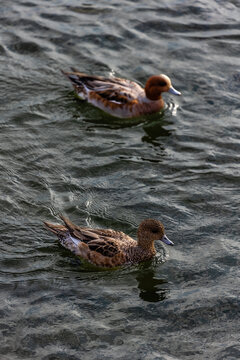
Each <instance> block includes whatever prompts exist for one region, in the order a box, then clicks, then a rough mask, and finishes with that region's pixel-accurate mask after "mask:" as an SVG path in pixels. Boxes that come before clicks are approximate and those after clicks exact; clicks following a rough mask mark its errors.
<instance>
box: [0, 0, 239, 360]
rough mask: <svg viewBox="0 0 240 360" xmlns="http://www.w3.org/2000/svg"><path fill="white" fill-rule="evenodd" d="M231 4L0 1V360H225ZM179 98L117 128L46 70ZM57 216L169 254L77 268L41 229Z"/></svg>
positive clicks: (231, 317)
mask: <svg viewBox="0 0 240 360" xmlns="http://www.w3.org/2000/svg"><path fill="white" fill-rule="evenodd" d="M239 7H240V3H239V1H237V0H232V1H226V0H218V1H217V0H215V1H214V0H202V1H183V0H173V1H156V0H150V1H143V0H141V1H124V0H122V1H119V0H118V1H111V0H105V1H88V0H85V1H84V2H82V1H77V0H75V1H67V0H61V1H56V0H55V1H44V0H30V1H23V0H16V1H9V0H1V4H0V91H1V97H0V114H1V116H0V166H1V173H0V176H1V195H0V211H1V224H0V230H1V262H0V287H1V292H0V295H1V302H0V304H1V307H0V315H1V316H0V329H1V337H0V339H1V340H0V342H1V349H0V353H1V356H0V358H1V360H15V359H42V360H55V359H64V360H65V359H69V360H77V359H81V360H82V359H84V360H85V359H86V360H93V359H94V360H95V359H121V360H125V359H127V360H128V359H131V360H135V359H136V360H137V359H144V360H145V359H146V360H155V359H159V360H160V359H161V360H162V359H164V360H165V359H166V360H172V359H174V360H175V359H239V358H240V345H239V344H240V342H239V340H240V335H239V334H240V321H239V313H240V312H239V310H240V306H239V305H240V304H239V288H240V281H239V275H240V270H239V263H240V261H239V249H240V243H239V233H240V231H239V208H240V206H239V200H240V191H239V188H240V166H239V160H240V137H239V131H240V121H239V115H240V107H239V98H240V97H239V93H240V91H239V90H240V72H239V65H240V60H239V55H240V42H239V40H240V31H239V18H240V12H239ZM70 66H74V67H77V68H79V69H80V70H82V71H85V72H91V73H95V74H103V75H105V76H107V75H110V74H116V75H118V76H121V77H126V78H129V79H134V80H136V81H139V82H141V83H144V82H145V81H146V79H147V78H148V76H150V75H152V74H157V73H166V74H168V75H169V76H170V77H171V79H172V82H173V85H174V86H175V87H176V88H177V89H178V90H180V91H181V92H182V94H183V96H182V97H181V98H176V97H172V96H170V95H168V94H166V95H165V96H164V98H165V100H166V104H167V106H166V109H165V111H164V112H163V113H159V114H156V115H153V116H149V117H142V118H139V119H137V120H133V121H128V120H119V119H114V118H112V117H110V116H107V115H105V114H104V113H102V112H101V111H100V110H98V109H95V108H93V107H91V106H90V105H88V104H85V103H82V102H80V101H77V100H76V99H75V98H74V95H73V91H72V89H71V86H70V84H69V83H68V82H67V80H66V79H65V78H64V77H63V76H62V74H61V72H60V69H65V70H69V68H70ZM59 213H63V214H65V215H66V216H68V217H70V218H71V219H72V221H74V222H77V223H79V224H83V225H86V224H88V225H91V226H93V227H94V226H96V227H112V228H114V229H122V230H123V231H125V232H127V233H128V234H130V235H132V236H135V235H136V229H137V226H138V224H139V222H140V221H141V220H142V219H144V218H147V217H152V218H158V219H161V220H162V221H163V223H164V224H165V227H166V232H167V234H168V236H169V238H171V239H172V240H173V241H174V242H175V247H174V248H166V247H165V248H163V247H162V246H161V245H160V244H159V245H158V251H159V254H158V256H157V258H156V259H155V260H154V261H152V262H150V263H147V264H143V265H141V266H137V267H134V268H131V269H122V270H117V271H107V272H106V271H105V272H93V271H87V270H86V269H85V268H84V267H83V266H82V265H81V263H80V262H79V261H78V260H77V259H75V258H74V257H72V256H71V255H70V254H69V253H68V252H66V251H65V250H63V249H62V248H60V247H59V246H58V244H57V241H56V240H55V238H54V236H52V235H51V234H50V233H48V232H46V231H45V229H44V228H43V226H42V221H43V220H48V221H53V222H57V221H58V217H57V215H58V214H59Z"/></svg>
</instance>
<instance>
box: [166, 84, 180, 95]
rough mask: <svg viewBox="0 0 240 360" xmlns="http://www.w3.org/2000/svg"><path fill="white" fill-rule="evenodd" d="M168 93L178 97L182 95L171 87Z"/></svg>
mask: <svg viewBox="0 0 240 360" xmlns="http://www.w3.org/2000/svg"><path fill="white" fill-rule="evenodd" d="M168 92H169V93H170V94H173V95H178V96H180V95H182V94H181V93H180V91H177V90H176V89H174V87H173V86H171V87H170V89H169V90H168Z"/></svg>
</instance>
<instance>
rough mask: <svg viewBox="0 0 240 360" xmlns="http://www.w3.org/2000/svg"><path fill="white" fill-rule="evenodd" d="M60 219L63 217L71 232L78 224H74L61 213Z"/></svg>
mask: <svg viewBox="0 0 240 360" xmlns="http://www.w3.org/2000/svg"><path fill="white" fill-rule="evenodd" d="M59 217H60V219H62V221H63V222H64V224H65V226H66V228H67V229H68V231H69V232H70V233H71V232H72V231H73V230H74V229H75V228H76V225H74V224H73V223H72V222H71V221H70V220H69V219H68V218H66V217H65V216H63V215H59Z"/></svg>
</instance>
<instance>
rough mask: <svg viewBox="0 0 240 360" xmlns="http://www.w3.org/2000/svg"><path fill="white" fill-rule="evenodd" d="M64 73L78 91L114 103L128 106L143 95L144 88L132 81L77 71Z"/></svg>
mask: <svg viewBox="0 0 240 360" xmlns="http://www.w3.org/2000/svg"><path fill="white" fill-rule="evenodd" d="M63 73H64V74H65V75H66V76H67V77H68V78H69V79H70V80H71V82H72V83H73V85H74V87H75V89H76V90H77V91H83V92H84V91H85V92H88V93H89V92H92V95H93V94H95V95H96V96H100V97H101V98H102V99H103V100H107V101H110V102H113V103H117V104H126V103H129V102H131V101H135V100H136V99H137V98H138V97H139V96H140V95H141V94H142V93H143V88H142V87H141V86H140V85H138V84H137V83H135V82H134V81H130V80H125V79H121V78H116V77H111V78H105V77H103V76H91V75H86V74H84V73H81V72H77V71H75V72H72V73H67V72H63Z"/></svg>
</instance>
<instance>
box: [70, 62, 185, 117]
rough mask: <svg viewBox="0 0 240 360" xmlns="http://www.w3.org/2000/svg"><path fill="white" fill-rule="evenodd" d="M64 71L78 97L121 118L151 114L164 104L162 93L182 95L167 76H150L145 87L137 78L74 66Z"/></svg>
mask: <svg viewBox="0 0 240 360" xmlns="http://www.w3.org/2000/svg"><path fill="white" fill-rule="evenodd" d="M72 70H73V71H72V72H65V71H63V74H64V75H66V76H67V77H68V78H69V80H70V81H71V83H72V85H73V87H74V89H75V91H76V94H77V96H78V97H79V98H81V99H83V100H87V101H88V102H89V103H91V104H93V105H94V106H96V107H98V108H100V109H102V110H103V111H105V112H106V113H109V114H111V115H113V116H116V117H120V118H131V117H136V116H140V115H145V114H152V113H156V112H158V111H160V110H161V109H162V108H163V107H164V101H163V99H162V93H163V92H169V93H171V94H174V95H181V93H180V92H179V91H177V90H176V89H174V87H173V86H172V84H171V80H170V79H169V77H168V76H167V75H163V74H161V75H154V76H151V77H150V78H149V79H148V80H147V82H146V85H145V88H144V89H143V88H142V87H141V86H140V85H138V84H137V83H135V82H134V81H130V80H126V79H120V78H116V77H111V78H105V77H102V76H93V75H86V74H84V73H81V72H78V71H77V70H75V69H72Z"/></svg>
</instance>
